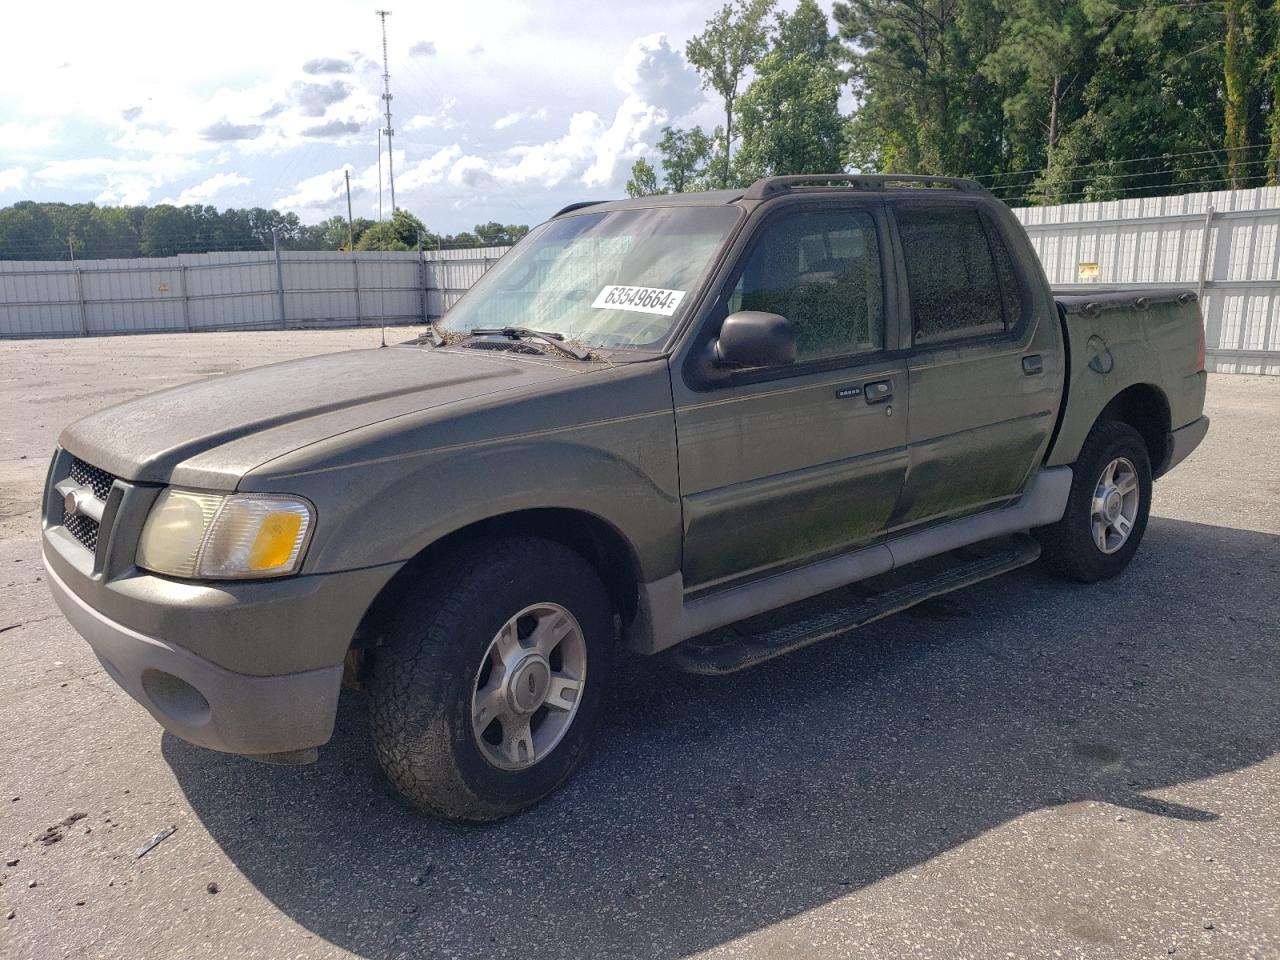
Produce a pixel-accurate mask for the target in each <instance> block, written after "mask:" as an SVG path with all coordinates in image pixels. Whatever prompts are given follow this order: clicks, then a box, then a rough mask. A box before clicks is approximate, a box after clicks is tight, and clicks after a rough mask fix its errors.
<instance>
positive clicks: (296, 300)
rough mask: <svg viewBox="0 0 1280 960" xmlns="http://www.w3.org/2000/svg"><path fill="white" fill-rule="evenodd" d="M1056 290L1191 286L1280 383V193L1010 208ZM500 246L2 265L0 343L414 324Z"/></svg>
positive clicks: (1217, 335)
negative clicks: (111, 335) (6, 339)
mask: <svg viewBox="0 0 1280 960" xmlns="http://www.w3.org/2000/svg"><path fill="white" fill-rule="evenodd" d="M1014 212H1015V213H1016V214H1017V216H1018V218H1019V219H1020V220H1021V221H1022V222H1023V224H1024V225H1025V226H1026V228H1027V232H1028V233H1029V235H1030V237H1031V242H1032V244H1033V245H1034V246H1035V248H1036V252H1037V253H1038V254H1039V255H1040V259H1041V261H1042V262H1043V263H1044V267H1045V272H1046V273H1047V274H1048V275H1049V280H1050V282H1051V283H1053V284H1054V285H1055V286H1068V285H1070V286H1078V287H1079V288H1081V289H1089V288H1091V287H1096V286H1099V285H1104V286H1124V285H1126V284H1134V285H1142V286H1150V285H1161V284H1167V285H1170V286H1191V287H1194V288H1196V289H1198V290H1199V291H1200V292H1201V294H1202V295H1203V298H1204V300H1203V304H1204V314H1205V334H1206V342H1207V345H1208V360H1209V367H1210V369H1213V370H1219V371H1224V372H1229V373H1237V372H1238V373H1271V374H1280V188H1277V187H1264V188H1260V189H1256V190H1237V191H1221V192H1216V193H1200V194H1186V195H1183V196H1176V197H1144V198H1137V199H1131V200H1115V201H1106V202H1098V203H1077V204H1069V205H1065V206H1057V207H1026V208H1021V209H1018V210H1015V211H1014ZM505 250H506V248H504V247H485V248H481V249H474V250H446V251H443V252H442V253H440V252H436V251H428V252H427V253H426V254H425V255H424V258H423V259H422V260H419V258H418V255H417V253H415V252H409V253H356V254H354V255H353V254H346V253H327V252H319V253H303V252H292V251H284V252H281V253H280V254H279V256H278V257H277V256H276V255H275V254H274V253H272V252H271V251H264V252H257V253H207V254H195V255H184V256H178V257H171V258H166V259H146V260H97V261H84V262H80V263H75V264H72V263H68V262H57V261H52V262H20V261H0V337H65V336H77V335H94V334H104V333H143V332H159V331H172V330H227V329H238V328H258V329H263V328H273V327H274V328H277V329H279V328H287V327H314V326H350V325H353V324H367V325H374V326H376V325H379V324H383V323H388V324H391V323H412V322H421V321H422V320H423V319H424V318H427V317H437V316H439V315H440V314H441V313H442V312H443V311H444V310H445V309H447V307H448V306H451V305H452V303H453V301H454V300H456V299H457V297H458V296H459V295H460V294H461V293H462V292H463V291H464V290H466V289H467V288H468V287H469V286H471V284H473V283H474V282H475V281H476V280H477V279H478V278H479V277H480V275H481V274H482V273H484V271H485V270H487V269H488V268H489V266H490V265H492V264H493V263H495V262H496V261H497V259H498V258H499V257H501V256H502V254H503V253H504V252H505Z"/></svg>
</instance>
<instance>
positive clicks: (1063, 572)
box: [1034, 420, 1151, 583]
mask: <svg viewBox="0 0 1280 960" xmlns="http://www.w3.org/2000/svg"><path fill="white" fill-rule="evenodd" d="M1072 469H1073V471H1074V474H1075V475H1074V477H1073V479H1072V481H1071V493H1070V495H1069V496H1068V497H1067V510H1066V513H1064V514H1063V516H1062V519H1061V520H1059V521H1058V522H1057V523H1055V524H1053V525H1052V526H1048V527H1041V528H1040V529H1038V530H1036V531H1034V533H1035V535H1036V538H1037V539H1038V540H1039V541H1040V549H1041V554H1040V556H1041V560H1042V561H1043V562H1044V564H1045V566H1046V567H1048V568H1049V569H1050V570H1052V571H1053V572H1054V573H1056V574H1058V575H1059V576H1061V577H1065V578H1067V579H1069V580H1077V581H1079V582H1080V583H1096V582H1097V581H1099V580H1107V579H1110V578H1111V577H1114V576H1116V575H1117V574H1118V573H1120V572H1121V571H1122V570H1124V568H1125V567H1127V566H1128V565H1129V561H1130V560H1132V559H1133V555H1134V554H1135V553H1136V552H1137V550H1138V545H1139V544H1140V543H1141V542H1142V535H1143V534H1144V533H1145V532H1146V529H1147V515H1148V513H1149V512H1150V510H1151V459H1150V457H1149V455H1148V453H1147V445H1146V443H1145V442H1144V441H1143V439H1142V435H1141V434H1140V433H1138V431H1137V430H1135V429H1133V427H1131V426H1129V425H1128V424H1126V423H1120V422H1118V421H1114V420H1101V421H1099V422H1098V423H1096V424H1094V426H1093V429H1092V430H1090V431H1089V436H1088V437H1086V438H1085V441H1084V446H1083V447H1082V448H1081V449H1080V456H1079V457H1077V458H1076V462H1075V464H1073V466H1072ZM1107 471H1113V472H1112V473H1111V478H1112V480H1113V481H1116V482H1113V483H1111V484H1110V485H1109V486H1108V485H1107V484H1106V483H1104V480H1105V479H1106V476H1105V475H1106V472H1107ZM1130 479H1131V480H1132V481H1134V486H1133V492H1134V493H1135V494H1136V496H1137V502H1136V504H1132V503H1130V502H1129V495H1128V493H1127V492H1126V493H1121V492H1120V491H1121V489H1122V488H1127V487H1128V480H1130ZM1100 492H1106V496H1104V497H1102V498H1100V501H1099V502H1100V503H1102V502H1103V501H1105V502H1106V504H1109V505H1104V506H1103V508H1102V509H1101V511H1100V512H1098V513H1097V514H1096V515H1095V498H1094V495H1095V493H1100ZM1112 493H1114V494H1116V495H1117V496H1118V497H1119V505H1118V506H1117V505H1116V504H1117V501H1116V499H1115V497H1113V496H1112ZM1107 510H1111V511H1113V512H1116V515H1117V520H1116V522H1115V523H1114V524H1113V523H1110V521H1109V516H1110V515H1109V514H1108V513H1107ZM1121 519H1127V520H1128V521H1129V529H1128V533H1127V534H1125V535H1123V536H1122V535H1121V533H1122V526H1123V525H1122V524H1121V522H1120V521H1121ZM1095 520H1097V521H1098V522H1099V523H1102V524H1104V526H1105V527H1106V528H1105V529H1104V530H1103V532H1102V540H1103V541H1104V542H1105V543H1106V549H1104V547H1103V546H1102V545H1101V544H1100V542H1099V537H1098V526H1097V525H1095Z"/></svg>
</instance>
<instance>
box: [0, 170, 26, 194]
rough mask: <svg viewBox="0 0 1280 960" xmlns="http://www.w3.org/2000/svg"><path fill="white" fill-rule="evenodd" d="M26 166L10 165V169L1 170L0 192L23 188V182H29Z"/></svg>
mask: <svg viewBox="0 0 1280 960" xmlns="http://www.w3.org/2000/svg"><path fill="white" fill-rule="evenodd" d="M27 174H28V171H27V168H26V167H10V168H9V169H8V170H0V193H4V191H6V190H21V189H22V186H23V184H25V183H26V182H27Z"/></svg>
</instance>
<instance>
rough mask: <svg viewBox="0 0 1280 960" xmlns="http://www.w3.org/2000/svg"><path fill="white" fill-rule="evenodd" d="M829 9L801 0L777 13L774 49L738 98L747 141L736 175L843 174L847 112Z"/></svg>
mask: <svg viewBox="0 0 1280 960" xmlns="http://www.w3.org/2000/svg"><path fill="white" fill-rule="evenodd" d="M832 39H833V38H832V36H831V34H830V32H829V30H828V27H827V17H826V14H824V13H823V12H822V10H821V9H820V8H819V7H818V5H817V3H815V2H814V0H801V3H800V5H799V6H798V7H797V8H796V11H795V13H794V14H791V15H790V16H788V15H787V14H779V15H778V30H777V35H776V37H775V39H774V44H773V49H772V50H771V51H770V52H769V53H768V54H767V55H766V56H765V57H764V59H763V60H761V62H760V64H759V66H758V67H757V68H756V76H755V79H754V80H752V82H751V86H750V87H748V88H747V91H746V93H744V94H743V95H742V98H741V100H740V101H739V104H738V111H739V115H740V116H739V129H740V130H741V132H742V146H741V148H740V149H739V151H738V156H737V180H738V182H739V183H747V182H750V181H752V180H755V179H756V178H757V177H762V176H766V175H773V174H793V173H840V172H841V171H842V170H843V169H844V166H843V163H842V161H841V146H842V139H843V130H844V118H843V117H841V116H840V75H839V71H838V70H837V68H836V64H835V62H834V60H833V59H832V57H831V54H832V53H833V47H832Z"/></svg>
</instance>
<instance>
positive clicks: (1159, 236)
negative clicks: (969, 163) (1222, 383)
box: [1014, 187, 1280, 374]
mask: <svg viewBox="0 0 1280 960" xmlns="http://www.w3.org/2000/svg"><path fill="white" fill-rule="evenodd" d="M1014 213H1015V214H1017V216H1018V219H1019V220H1021V221H1022V223H1023V225H1024V226H1025V227H1026V228H1027V233H1028V234H1029V235H1030V237H1031V243H1032V244H1033V245H1034V246H1035V248H1036V252H1037V253H1038V254H1039V255H1040V261H1041V263H1043V264H1044V269H1045V273H1047V274H1048V275H1049V282H1050V283H1052V284H1053V285H1054V286H1071V287H1073V288H1076V289H1079V290H1088V289H1090V288H1092V287H1095V286H1098V285H1102V286H1124V285H1126V284H1137V285H1142V286H1179V287H1191V288H1192V289H1196V290H1198V291H1199V292H1200V294H1201V296H1202V298H1203V299H1202V307H1203V310H1204V319H1205V343H1206V346H1207V350H1206V354H1207V360H1208V364H1207V365H1208V367H1209V369H1210V370H1217V371H1220V372H1225V373H1270V374H1280V187H1260V188H1258V189H1255V190H1223V191H1219V192H1215V193H1194V194H1185V195H1183V196H1177V197H1143V198H1136V199H1130V200H1113V201H1107V202H1098V203H1075V204H1069V205H1065V206H1058V207H1026V208H1021V209H1018V210H1015V211H1014Z"/></svg>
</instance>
